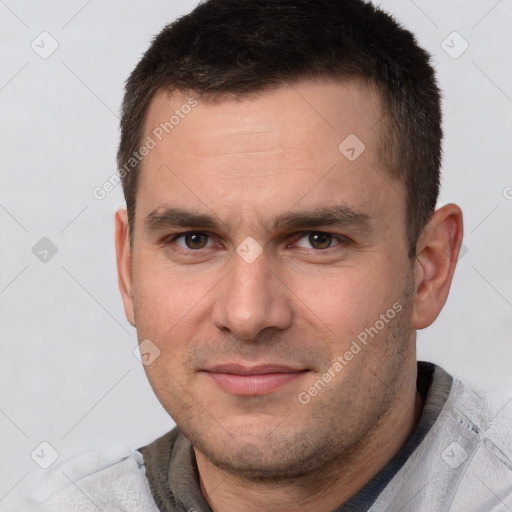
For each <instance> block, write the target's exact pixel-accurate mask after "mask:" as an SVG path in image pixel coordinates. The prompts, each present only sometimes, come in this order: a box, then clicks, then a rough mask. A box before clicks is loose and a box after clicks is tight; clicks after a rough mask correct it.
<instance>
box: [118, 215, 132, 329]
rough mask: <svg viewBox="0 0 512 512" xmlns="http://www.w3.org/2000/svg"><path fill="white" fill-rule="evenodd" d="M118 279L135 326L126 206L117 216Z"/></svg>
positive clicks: (125, 305) (126, 309) (127, 313)
mask: <svg viewBox="0 0 512 512" xmlns="http://www.w3.org/2000/svg"><path fill="white" fill-rule="evenodd" d="M115 228H116V235H115V238H116V261H117V281H118V283H119V290H120V292H121V297H122V298H123V304H124V311H125V314H126V318H127V320H128V322H130V323H131V324H132V325H133V326H134V327H135V315H134V308H133V294H132V287H133V273H132V254H131V250H130V234H129V230H128V213H127V211H126V208H119V210H117V212H116V216H115Z"/></svg>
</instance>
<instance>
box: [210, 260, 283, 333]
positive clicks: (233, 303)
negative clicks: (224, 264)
mask: <svg viewBox="0 0 512 512" xmlns="http://www.w3.org/2000/svg"><path fill="white" fill-rule="evenodd" d="M231 265H232V266H231V269H230V271H229V272H228V273H227V275H226V276H225V278H224V279H222V281H221V282H220V283H219V286H217V287H216V293H217V295H216V297H215V304H214V305H213V309H212V321H213V323H214V325H215V326H216V327H217V328H218V329H220V330H222V331H224V332H226V331H230V332H231V333H232V334H233V335H234V336H236V337H237V338H239V339H244V340H255V339H256V338H257V337H258V334H259V333H260V332H261V331H263V330H264V329H267V328H274V329H286V328H287V327H289V326H290V325H291V323H292V319H293V310H292V301H291V292H290V290H288V288H287V287H286V285H285V284H284V283H283V282H282V281H281V280H280V279H279V278H278V277H277V275H276V273H275V271H274V270H272V269H271V268H270V266H269V261H268V258H267V257H266V256H265V252H263V253H262V254H261V255H260V256H259V257H258V258H257V259H256V260H254V261H252V262H251V263H248V262H246V261H245V260H244V259H243V258H241V257H240V256H239V255H238V254H236V253H235V254H234V255H233V258H232V264H231Z"/></svg>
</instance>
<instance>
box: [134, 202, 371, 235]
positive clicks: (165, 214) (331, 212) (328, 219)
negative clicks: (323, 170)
mask: <svg viewBox="0 0 512 512" xmlns="http://www.w3.org/2000/svg"><path fill="white" fill-rule="evenodd" d="M270 224H271V226H272V229H273V230H274V231H279V230H293V229H304V228H318V227H321V226H335V227H341V228H348V227H350V228H354V229H357V230H359V231H365V232H370V231H372V228H373V223H372V218H371V217H370V216H369V215H367V214H365V213H362V212H360V211H357V210H355V209H354V208H351V207H349V206H345V205H338V206H334V207H326V208H320V209H314V210H303V211H295V212H288V213H286V214H282V215H278V216H277V217H275V218H274V219H271V222H270ZM144 226H145V228H146V230H147V231H150V232H151V231H159V230H162V229H165V228H167V229H171V228H196V229H212V230H220V229H221V225H220V223H219V222H218V220H217V219H215V218H214V217H212V216H211V215H209V214H205V213H198V212H195V211H191V210H187V209H184V208H175V207H164V208H162V207H158V208H156V209H155V210H153V211H152V212H151V213H150V214H148V216H147V217H146V220H145V221H144Z"/></svg>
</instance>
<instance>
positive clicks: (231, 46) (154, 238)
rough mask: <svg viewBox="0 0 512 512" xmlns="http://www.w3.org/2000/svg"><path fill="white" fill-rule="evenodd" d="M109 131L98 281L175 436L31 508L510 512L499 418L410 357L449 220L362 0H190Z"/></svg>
mask: <svg viewBox="0 0 512 512" xmlns="http://www.w3.org/2000/svg"><path fill="white" fill-rule="evenodd" d="M121 129H122V133H121V142H120V148H119V152H118V164H119V169H120V175H121V178H122V180H123V187H124V193H125V198H126V203H127V209H126V210H125V209H121V210H119V211H118V212H117V214H116V218H115V223H116V249H117V266H118V275H119V286H120V290H121V295H122V298H123V302H124V307H125V311H126V315H127V318H128V320H129V322H130V323H131V324H132V325H133V326H135V327H136V329H137V335H138V339H139V343H140V346H141V352H142V353H143V358H144V359H143V360H144V363H145V369H146V372H147V376H148V378H149V381H150V383H151V385H152V387H153V389H154V391H155V393H156V395H157V397H158V399H159V400H160V402H161V403H162V405H163V406H164V407H165V409H166V410H167V411H168V413H169V414H170V415H171V416H172V418H173V419H174V421H175V422H176V424H177V428H175V429H174V430H173V431H171V432H170V433H168V434H166V435H164V436H163V437H161V438H160V439H158V440H156V441H155V442H153V443H151V444H149V445H148V446H145V447H142V448H140V449H139V450H137V451H136V452H135V453H134V454H132V455H130V456H129V457H126V458H125V459H123V460H121V461H116V462H112V463H110V464H108V465H103V466H101V465H100V466H98V467H94V468H91V469H90V470H89V471H86V473H87V474H85V475H84V474H82V475H80V478H79V477H78V474H77V475H76V478H72V480H73V481H72V483H70V482H69V480H68V485H67V486H66V487H65V488H63V489H62V490H61V491H59V492H58V493H57V494H55V495H54V496H53V497H51V498H50V499H49V500H48V501H47V503H46V504H45V507H46V508H45V509H46V510H96V509H99V510H134V511H135V510H151V511H158V510H159V511H166V512H167V511H189V512H192V511H197V512H203V511H215V512H231V511H237V512H249V511H251V512H252V511H283V512H284V511H287V512H290V511H292V512H299V511H314V512H328V511H333V510H335V511H338V512H342V511H343V512H344V511H372V512H376V511H384V510H386V511H390V512H391V511H393V512H397V511H427V510H429V511H430V510H433V511H436V512H437V511H464V512H466V511H486V512H488V511H493V512H497V511H504V510H511V509H512V461H511V458H512V456H511V454H512V442H511V439H510V437H511V436H510V426H509V425H508V424H507V423H506V421H507V420H506V416H507V410H506V408H505V409H503V410H499V409H497V408H496V407H495V406H494V405H492V403H490V402H489V401H487V400H484V399H483V398H481V397H479V396H477V395H476V394H474V393H472V392H471V391H470V390H468V389H467V388H466V387H465V386H464V385H463V384H462V383H461V382H459V381H457V380H454V379H453V378H452V377H451V376H450V375H449V374H448V373H446V372H445V371H444V370H443V369H441V368H439V367H437V366H435V365H433V364H430V363H417V361H416V351H415V338H416V330H418V329H423V328H425V327H427V326H429V325H430V324H432V322H433V321H434V320H435V319H436V317H437V315H438V314H439V312H440V311H441V309H442V307H443V305H444V303H445V301H446V298H447V295H448V292H449V288H450V284H451V280H452V277H453V273H454V270H455V266H456V261H457V256H458V252H459V248H460V245H461V241H462V231H463V228H462V213H461V211H460V209H459V207H457V206H456V205H454V204H447V205H445V206H443V207H440V208H438V209H437V210H436V209H435V207H436V202H437V196H438V189H439V168H440V162H441V139H442V130H441V110H440V93H439V90H438V87H437V84H436V80H435V76H434V71H433V69H432V67H431V66H430V64H429V57H428V55H427V53H426V52H425V51H424V50H422V49H421V48H420V47H419V46H418V45H417V43H416V41H415V39H414V37H413V36H412V34H411V33H410V32H408V31H407V30H405V29H403V28H402V27H400V26H399V25H398V24H397V23H396V22H395V21H394V20H393V19H392V18H391V17H390V16H389V15H387V14H385V13H384V12H383V11H381V10H380V9H378V8H376V7H375V6H373V5H371V4H369V3H365V2H363V1H362V0H343V1H342V0H336V1H334V0H209V1H207V2H204V3H202V4H200V5H199V6H198V7H197V8H196V9H195V10H194V11H193V12H192V13H190V14H189V15H187V16H184V17H182V18H180V19H179V20H178V21H176V22H175V23H174V24H172V25H169V26H168V27H166V28H165V29H164V30H163V31H162V32H161V33H160V34H159V35H158V36H157V37H156V39H155V40H154V41H153V43H152V45H151V47H150V48H149V50H148V51H147V52H146V54H145V55H144V57H143V58H142V60H141V61H140V62H139V64H138V65H137V67H136V68H135V70H134V71H133V73H132V74H131V76H130V78H129V80H128V82H127V85H126V95H125V100H124V103H123V116H122V121H121ZM68 475H69V474H68Z"/></svg>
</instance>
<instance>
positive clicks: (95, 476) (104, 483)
mask: <svg viewBox="0 0 512 512" xmlns="http://www.w3.org/2000/svg"><path fill="white" fill-rule="evenodd" d="M31 499H32V501H33V503H34V508H33V510H34V511H37V512H39V511H40V512H74V511H76V512H78V511H79V512H88V511H97V510H102V511H103V512H110V511H114V510H116V511H118V510H123V511H126V512H131V511H133V512H135V511H140V510H144V511H147V512H158V509H157V508H156V505H155V503H154V501H153V498H152V496H151V492H150V490H149V487H148V483H147V480H146V477H145V472H144V461H143V457H142V455H141V454H140V453H138V452H137V451H133V452H131V453H129V454H128V455H126V456H125V457H122V458H120V459H117V460H107V459H106V458H105V457H104V456H102V455H100V454H97V453H87V454H84V455H81V456H79V457H76V458H73V459H71V460H68V461H66V462H64V463H62V464H60V465H59V466H57V467H55V468H52V470H51V472H50V473H48V474H47V475H45V478H44V481H43V482H42V483H41V485H40V486H39V488H38V489H37V491H36V492H35V493H34V494H33V495H32V497H31Z"/></svg>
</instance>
